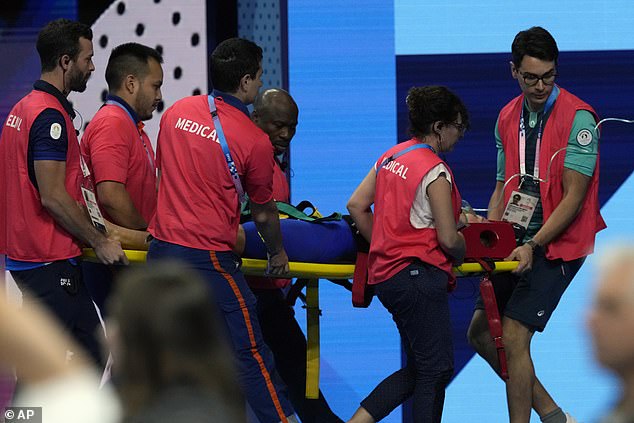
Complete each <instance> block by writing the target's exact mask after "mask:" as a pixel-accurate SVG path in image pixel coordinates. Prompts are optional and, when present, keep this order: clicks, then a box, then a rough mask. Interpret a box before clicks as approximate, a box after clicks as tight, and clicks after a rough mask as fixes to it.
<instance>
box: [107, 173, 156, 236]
mask: <svg viewBox="0 0 634 423" xmlns="http://www.w3.org/2000/svg"><path fill="white" fill-rule="evenodd" d="M97 198H98V199H99V205H100V206H101V207H103V208H104V210H105V211H106V213H108V216H110V218H112V221H113V223H115V224H117V225H119V226H123V227H124V228H129V229H136V230H145V229H146V228H147V222H146V221H145V219H143V217H142V216H141V214H140V213H139V211H138V210H137V208H136V207H135V206H134V203H133V202H132V199H131V198H130V194H128V191H127V190H126V189H125V185H124V184H122V183H120V182H114V181H103V182H99V183H98V184H97Z"/></svg>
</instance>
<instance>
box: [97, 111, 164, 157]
mask: <svg viewBox="0 0 634 423" xmlns="http://www.w3.org/2000/svg"><path fill="white" fill-rule="evenodd" d="M106 104H109V105H113V106H117V107H119V108H121V109H122V110H123V111H124V112H126V113H127V115H128V116H129V117H130V120H131V121H132V123H134V127H135V128H136V129H137V132H138V133H139V139H140V140H141V144H143V148H144V149H145V154H147V159H148V162H149V163H150V167H151V168H152V169H155V166H154V158H153V157H152V153H150V149H149V148H148V147H147V144H146V143H145V140H144V139H143V132H142V131H141V130H140V129H139V127H138V126H137V122H136V121H135V120H134V118H133V117H132V114H130V111H129V110H128V109H126V108H125V106H124V105H123V104H121V103H119V102H118V101H114V100H108V101H106Z"/></svg>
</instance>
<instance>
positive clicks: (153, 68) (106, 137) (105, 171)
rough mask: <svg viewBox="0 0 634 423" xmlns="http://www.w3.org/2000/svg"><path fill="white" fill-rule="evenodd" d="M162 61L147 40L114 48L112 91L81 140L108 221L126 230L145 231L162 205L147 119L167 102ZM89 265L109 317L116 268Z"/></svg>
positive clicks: (109, 75) (109, 72) (96, 296)
mask: <svg viewBox="0 0 634 423" xmlns="http://www.w3.org/2000/svg"><path fill="white" fill-rule="evenodd" d="M161 63H163V58H162V57H161V55H160V54H159V53H158V52H157V51H156V50H154V49H153V48H150V47H147V46H144V45H141V44H137V43H127V44H122V45H120V46H118V47H116V48H114V49H113V50H112V53H111V54H110V58H109V60H108V65H107V67H106V82H107V83H108V90H109V91H110V93H109V95H108V97H107V100H106V104H104V105H103V107H101V109H99V111H98V112H97V114H96V115H95V116H94V118H93V119H92V120H91V121H90V125H88V127H87V128H86V132H85V133H84V136H83V138H82V142H81V152H82V156H83V157H84V159H85V160H86V164H87V165H88V169H89V170H90V173H91V175H92V178H93V179H92V181H93V183H94V184H95V186H96V193H97V203H98V204H99V207H100V208H101V210H102V211H103V212H104V215H105V218H106V219H107V220H109V221H110V222H112V223H114V224H116V225H119V226H122V227H124V228H129V229H136V230H142V231H145V230H146V229H147V225H148V222H149V221H150V219H151V218H152V216H153V215H154V211H155V209H156V165H155V156H154V150H153V149H152V144H151V143H150V139H149V138H148V136H147V134H146V133H145V131H144V130H143V121H144V120H149V119H151V118H152V112H154V110H155V109H156V106H157V105H158V104H159V102H160V101H161V85H162V84H163V69H162V68H161ZM83 269H84V273H85V276H86V285H87V286H88V290H89V291H90V293H91V295H92V297H93V300H94V301H95V303H96V304H97V306H98V307H99V309H100V310H101V313H102V316H103V315H104V312H105V310H104V307H103V305H104V301H105V298H106V297H107V295H108V293H109V292H110V289H111V285H112V283H113V278H112V272H113V270H115V269H116V267H112V268H109V267H107V266H105V265H103V264H100V263H89V262H86V263H83Z"/></svg>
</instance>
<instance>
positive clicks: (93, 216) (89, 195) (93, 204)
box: [81, 187, 107, 233]
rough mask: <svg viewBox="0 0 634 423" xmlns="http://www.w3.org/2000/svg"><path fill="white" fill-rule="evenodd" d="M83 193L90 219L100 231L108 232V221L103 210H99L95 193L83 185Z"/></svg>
mask: <svg viewBox="0 0 634 423" xmlns="http://www.w3.org/2000/svg"><path fill="white" fill-rule="evenodd" d="M81 193H82V195H83V197H84V202H85V203H86V207H87V208H88V214H89V215H90V220H91V221H92V224H93V226H94V227H95V228H97V229H98V230H99V231H101V232H103V233H106V232H107V230H106V222H105V221H104V218H103V216H102V215H101V210H99V205H98V204H97V197H96V196H95V193H94V192H92V191H91V190H89V189H88V188H84V187H81Z"/></svg>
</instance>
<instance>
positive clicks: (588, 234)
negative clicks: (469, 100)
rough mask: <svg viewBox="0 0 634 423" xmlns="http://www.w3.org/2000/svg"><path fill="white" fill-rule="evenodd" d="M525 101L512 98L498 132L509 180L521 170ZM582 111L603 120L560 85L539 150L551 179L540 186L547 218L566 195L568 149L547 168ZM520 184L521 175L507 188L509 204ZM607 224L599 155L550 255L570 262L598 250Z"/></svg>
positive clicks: (548, 251)
mask: <svg viewBox="0 0 634 423" xmlns="http://www.w3.org/2000/svg"><path fill="white" fill-rule="evenodd" d="M523 104H524V96H523V95H520V96H518V97H516V98H515V99H513V100H511V101H510V102H509V103H508V104H507V105H506V106H504V108H503V109H502V111H501V112H500V117H499V120H498V131H499V133H500V137H501V138H502V144H503V147H504V156H505V158H506V159H505V163H506V168H505V171H504V172H505V173H504V178H505V180H508V178H509V177H511V176H512V175H515V174H518V173H519V171H520V170H519V148H518V147H519V117H520V113H521V111H522V107H523ZM578 110H587V111H589V112H591V113H592V114H593V115H594V116H595V119H596V120H597V121H598V120H599V119H598V117H597V114H596V112H595V111H594V109H593V108H592V107H591V106H590V105H588V104H586V103H585V102H583V101H582V100H581V99H579V98H577V97H576V96H574V95H573V94H571V93H569V92H568V91H566V90H564V89H563V88H560V92H559V96H558V97H557V101H555V105H554V106H553V110H552V112H551V114H550V117H549V118H548V120H547V121H546V126H545V127H544V132H543V134H542V140H541V147H540V151H539V162H540V163H542V164H543V165H542V166H541V167H542V169H540V177H541V178H542V179H547V182H546V183H543V182H542V183H541V185H540V193H541V199H542V205H543V208H544V221H546V220H548V218H549V217H550V215H551V214H552V212H553V210H555V208H556V207H557V205H558V204H559V203H560V202H561V199H562V198H563V193H564V190H563V183H562V180H563V170H564V159H565V157H566V151H565V150H564V151H562V152H560V153H559V154H557V155H556V156H555V158H554V159H553V161H552V164H551V166H550V174H549V175H547V174H546V169H547V166H548V163H550V161H551V157H552V156H553V154H555V152H556V151H557V150H559V149H561V148H565V147H566V146H567V145H568V139H569V137H570V131H571V129H572V124H573V121H574V118H575V114H576V113H577V111H578ZM518 183H519V178H514V179H513V180H512V181H511V182H509V184H508V185H507V186H506V189H505V191H504V203H505V204H506V203H508V201H509V198H510V195H511V192H512V191H513V190H516V189H517V187H518ZM605 227H606V225H605V222H604V221H603V218H602V217H601V214H600V212H599V157H598V156H597V164H596V167H595V170H594V175H592V179H591V180H590V185H589V186H588V192H587V193H586V197H585V199H584V202H583V205H582V207H581V211H580V212H579V214H578V215H577V217H576V218H575V219H574V220H573V221H572V223H571V224H570V225H569V226H568V227H567V228H566V230H564V232H563V233H561V234H560V235H559V236H558V237H557V238H555V239H554V240H553V241H551V242H550V243H549V244H548V245H546V257H547V258H548V259H551V260H553V259H558V258H561V259H563V260H565V261H569V260H574V259H577V258H579V257H585V256H587V255H588V254H591V253H592V252H593V250H594V237H595V234H596V233H597V232H599V231H600V230H602V229H604V228H605Z"/></svg>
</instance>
